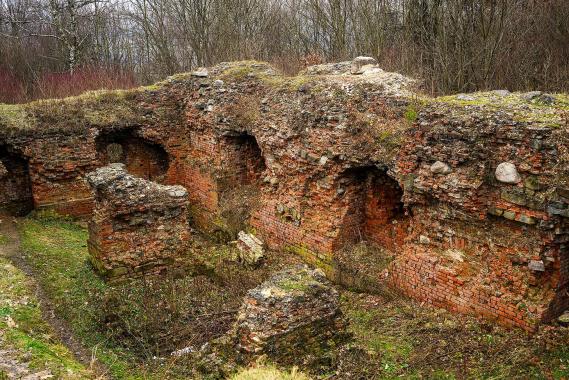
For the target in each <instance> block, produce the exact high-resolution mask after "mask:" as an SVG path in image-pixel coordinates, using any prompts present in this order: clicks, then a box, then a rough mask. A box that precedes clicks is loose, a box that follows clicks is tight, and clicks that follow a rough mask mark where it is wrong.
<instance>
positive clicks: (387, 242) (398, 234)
mask: <svg viewBox="0 0 569 380" xmlns="http://www.w3.org/2000/svg"><path fill="white" fill-rule="evenodd" d="M336 193H337V194H338V195H337V197H338V202H340V203H342V204H344V208H343V210H344V216H343V219H342V222H341V225H340V231H339V235H338V238H337V241H336V244H335V245H334V247H335V248H336V249H339V248H342V247H343V246H345V245H346V244H351V243H355V242H359V241H362V240H363V241H372V242H374V243H377V244H379V245H380V246H382V247H385V248H388V249H395V248H396V247H399V246H401V245H403V240H404V238H405V234H406V230H407V226H408V218H407V217H406V215H405V210H404V204H403V201H402V197H403V189H402V188H401V186H400V185H399V183H398V182H397V181H395V180H394V179H393V178H391V177H390V176H389V175H388V174H387V172H386V171H385V170H381V169H378V168H377V167H375V166H365V167H356V168H350V169H347V170H345V171H344V172H343V173H342V174H341V175H340V178H339V179H338V181H337V188H336Z"/></svg>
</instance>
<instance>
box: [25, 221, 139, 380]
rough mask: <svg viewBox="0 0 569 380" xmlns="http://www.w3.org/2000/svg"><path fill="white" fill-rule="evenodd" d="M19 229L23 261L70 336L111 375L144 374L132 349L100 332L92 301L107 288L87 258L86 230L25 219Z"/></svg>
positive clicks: (71, 224) (97, 311)
mask: <svg viewBox="0 0 569 380" xmlns="http://www.w3.org/2000/svg"><path fill="white" fill-rule="evenodd" d="M20 233H21V240H22V248H23V250H24V252H25V254H26V259H27V261H28V262H29V263H30V264H31V265H32V267H33V270H34V271H35V273H36V274H37V279H38V281H39V282H40V284H41V286H42V288H43V289H44V291H45V292H46V293H47V295H48V296H49V297H50V299H51V301H52V302H53V304H54V308H55V311H56V313H57V314H58V315H59V316H61V317H63V318H64V319H65V320H66V321H67V322H68V323H69V325H70V327H71V329H72V330H73V333H74V334H75V336H76V337H77V338H78V339H79V340H80V341H81V342H83V344H84V345H85V346H87V347H89V348H91V349H92V350H93V352H95V353H96V356H97V359H98V360H99V361H100V362H101V363H103V364H104V366H105V367H106V368H108V370H109V372H110V373H109V374H110V375H111V376H112V377H113V378H117V379H138V378H143V375H142V374H141V373H140V372H139V371H137V370H136V369H135V368H133V367H132V365H131V364H130V363H132V362H133V361H132V357H133V354H132V353H131V352H128V351H126V350H124V349H121V348H120V347H118V346H116V345H113V344H112V343H111V342H109V340H108V337H107V336H105V335H104V334H103V333H101V328H100V324H99V322H100V321H99V310H98V306H99V305H97V304H94V303H93V302H92V300H96V299H99V298H100V296H101V294H102V293H104V292H105V291H106V289H107V287H106V285H105V283H104V282H103V281H102V280H101V279H100V278H99V277H98V276H97V275H96V274H95V273H94V272H93V270H92V268H91V265H90V264H89V262H88V259H87V248H86V242H87V231H86V230H85V229H84V228H82V227H79V226H77V225H75V224H73V223H72V222H69V221H65V220H60V219H55V218H43V219H42V218H38V219H31V218H30V219H26V220H25V221H23V223H21V225H20Z"/></svg>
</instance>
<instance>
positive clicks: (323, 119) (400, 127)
mask: <svg viewBox="0 0 569 380" xmlns="http://www.w3.org/2000/svg"><path fill="white" fill-rule="evenodd" d="M365 62H368V60H366V61H365ZM352 66H353V68H352ZM544 99H545V100H547V101H544ZM568 110H569V97H568V96H567V95H566V94H554V95H547V96H543V94H540V93H538V92H532V93H525V94H521V93H509V92H508V91H493V92H486V93H478V94H468V95H465V94H459V95H455V96H449V97H441V98H429V97H426V96H424V95H421V94H420V93H418V92H417V91H416V89H415V82H414V81H413V80H411V79H409V78H406V77H404V76H402V75H399V74H396V73H388V72H385V71H383V70H381V69H380V68H378V67H377V66H374V65H373V64H369V63H366V64H365V65H363V66H361V65H359V64H357V62H356V64H355V65H352V63H351V62H342V63H337V64H329V65H317V66H312V67H309V68H307V69H306V70H305V71H304V72H303V73H301V74H299V75H298V76H296V77H284V76H282V75H281V74H279V73H278V72H277V71H276V70H275V69H273V68H272V67H271V66H269V65H267V64H265V63H259V62H235V63H224V64H220V65H218V66H215V67H212V68H209V69H207V70H201V71H200V72H199V73H188V74H183V75H177V76H174V77H171V78H168V79H167V80H165V81H164V82H161V83H158V84H156V85H154V86H150V87H146V88H141V89H135V90H130V91H119V92H97V93H91V94H86V95H84V96H81V97H77V98H71V99H66V100H62V101H51V102H40V103H31V104H28V105H23V106H16V108H15V109H14V110H11V111H10V113H5V114H3V113H2V112H0V144H2V146H6V147H8V148H9V149H11V150H13V151H17V152H20V153H21V157H22V159H24V160H26V161H27V162H28V163H29V178H30V181H31V188H32V194H33V200H34V204H35V206H36V207H53V208H56V209H57V210H59V211H60V212H65V213H70V214H73V215H86V214H89V212H90V210H91V207H92V204H93V203H92V197H91V194H90V191H89V187H88V185H87V183H86V181H85V175H86V173H88V172H90V171H92V170H94V169H95V168H97V167H100V166H103V165H105V164H107V163H108V162H111V161H115V160H119V161H123V162H125V163H126V164H127V169H128V170H130V171H131V172H132V173H134V174H136V175H138V176H143V177H146V178H150V179H152V180H154V181H158V182H160V183H163V184H167V185H174V184H177V185H181V186H183V187H184V188H185V189H186V190H187V192H188V199H189V207H188V213H187V214H188V218H189V219H190V220H191V223H193V225H194V226H196V227H198V228H200V229H203V230H205V231H209V232H214V233H216V234H217V233H221V235H223V233H226V232H227V231H228V230H230V231H229V233H227V234H226V235H227V236H229V237H232V235H235V234H236V233H237V232H238V231H239V229H236V228H237V227H239V228H241V227H243V226H244V225H247V227H249V228H250V229H251V230H253V231H254V232H255V235H256V236H259V237H260V238H261V240H262V241H263V242H265V243H266V244H267V246H268V247H269V248H271V249H277V250H289V251H293V252H296V253H298V254H299V255H301V256H302V257H304V258H305V259H306V260H307V261H309V262H311V263H314V264H316V265H319V266H321V267H322V268H324V269H325V270H326V271H327V272H328V273H329V274H330V275H331V276H333V277H334V278H336V279H341V278H346V276H347V275H348V274H349V273H357V271H350V270H347V271H346V273H343V274H342V275H339V274H338V273H337V272H338V271H339V270H343V269H341V268H340V267H339V266H338V263H337V260H336V253H337V252H338V251H339V250H342V252H344V253H345V252H348V251H349V247H350V245H351V244H354V243H358V242H359V241H362V240H363V241H367V242H374V243H376V244H378V245H379V246H380V247H381V248H382V252H384V253H385V256H386V257H390V258H391V259H392V260H391V261H390V263H389V265H387V267H386V268H384V270H382V271H381V272H378V273H377V274H376V278H377V286H386V285H389V286H392V287H394V288H395V289H399V290H401V291H403V292H405V293H407V294H409V295H410V296H412V297H415V298H417V299H421V300H423V301H425V303H429V304H433V305H436V306H441V307H445V308H448V309H451V310H456V311H459V312H464V313H474V314H477V315H482V316H486V317H488V318H491V319H494V320H496V321H497V322H499V323H502V324H505V325H513V326H519V327H522V328H524V329H527V330H532V329H534V328H535V326H536V325H537V324H538V323H540V322H546V321H548V320H550V319H551V318H554V317H555V316H557V315H559V314H560V313H561V312H563V310H566V309H567V307H568V306H569V295H568V289H569V258H568V250H567V240H568V239H569V235H568V228H567V220H568V219H569V211H568V210H569V151H568V150H567V146H569V143H568V142H569V141H568V140H569V139H568V136H569V132H568V130H567V128H568V122H567V113H568ZM118 145H121V147H120V148H119V146H118ZM131 145H132V146H133V147H132V148H131V147H130V146H131ZM136 147H142V148H141V149H139V148H136ZM113 152H114V153H113ZM109 154H110V155H111V156H113V154H114V155H115V156H116V157H114V158H113V157H111V156H109ZM125 155H127V156H128V155H130V157H126V156H125ZM117 157H118V158H117ZM129 163H134V164H133V165H129ZM137 168H138V169H140V168H143V170H138V169H137ZM245 187H247V188H248V189H250V190H251V191H248V192H246V194H244V193H241V191H242V189H243V188H245ZM237 209H238V210H239V213H237V214H236V213H231V212H227V211H228V210H237ZM235 215H238V216H241V217H243V218H245V219H246V220H240V221H239V220H238V222H239V223H235V220H233V221H231V220H230V219H231V218H233V219H235ZM240 223H241V224H240ZM236 226H237V227H236ZM344 263H349V260H344ZM344 268H345V266H344ZM366 276H369V273H368V274H366ZM348 282H349V281H348ZM366 282H369V281H367V280H366Z"/></svg>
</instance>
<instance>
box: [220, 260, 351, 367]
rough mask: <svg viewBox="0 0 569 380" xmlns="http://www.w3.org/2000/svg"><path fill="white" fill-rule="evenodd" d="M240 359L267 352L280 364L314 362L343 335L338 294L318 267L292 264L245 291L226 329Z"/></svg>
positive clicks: (253, 357) (335, 344) (246, 360)
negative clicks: (232, 323)
mask: <svg viewBox="0 0 569 380" xmlns="http://www.w3.org/2000/svg"><path fill="white" fill-rule="evenodd" d="M230 335H231V338H232V343H233V344H234V345H235V348H236V350H237V352H238V354H239V356H240V358H239V359H240V361H241V362H242V363H249V362H252V361H254V360H255V359H256V358H259V357H260V356H262V355H266V356H268V357H269V359H270V360H271V361H273V362H276V363H279V364H281V365H293V364H296V365H301V364H304V365H307V364H308V365H310V364H312V365H314V364H315V363H306V362H305V361H307V360H308V361H313V362H317V361H318V360H322V356H323V355H322V353H324V352H326V351H327V349H329V348H331V347H336V346H337V345H338V344H339V343H341V342H342V341H343V340H345V338H346V321H345V319H344V318H343V316H342V313H341V311H340V308H339V296H338V292H337V291H336V290H335V289H334V288H333V287H332V286H331V285H330V283H329V282H328V281H327V280H326V277H325V276H324V273H323V272H322V271H320V270H318V269H317V270H310V269H309V268H307V267H297V268H291V269H287V270H284V271H281V272H279V273H276V274H275V275H274V276H273V277H271V278H270V279H269V280H267V281H265V282H264V283H263V284H261V285H259V286H258V287H257V288H255V289H252V290H250V291H249V292H248V293H247V296H246V297H245V299H244V301H243V306H242V307H241V309H240V310H239V314H238V317H237V321H236V322H235V325H234V327H233V329H232V331H231V332H230Z"/></svg>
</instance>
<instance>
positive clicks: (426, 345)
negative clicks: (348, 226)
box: [342, 292, 569, 379]
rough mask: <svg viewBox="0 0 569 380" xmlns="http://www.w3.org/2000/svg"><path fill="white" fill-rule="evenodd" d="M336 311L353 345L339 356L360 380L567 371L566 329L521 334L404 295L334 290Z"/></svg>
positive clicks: (537, 375) (546, 375) (543, 375)
mask: <svg viewBox="0 0 569 380" xmlns="http://www.w3.org/2000/svg"><path fill="white" fill-rule="evenodd" d="M342 309H343V311H344V313H345V314H346V315H347V316H348V317H349V319H350V330H351V332H352V333H353V335H354V344H355V346H357V347H358V349H359V350H360V351H355V352H356V354H352V356H351V357H350V356H349V355H348V356H346V357H345V358H344V361H345V362H347V363H348V364H346V367H348V368H350V369H351V370H352V371H355V372H356V373H357V374H363V378H366V379H368V378H369V379H390V378H401V377H403V378H427V379H455V378H456V379H463V378H467V379H530V378H531V379H567V378H568V376H569V329H567V328H559V327H558V328H551V327H544V328H543V329H542V331H540V332H539V333H538V334H537V335H535V336H528V335H527V334H526V333H524V332H522V331H520V330H506V329H502V328H500V327H497V326H496V325H495V324H492V323H486V322H479V321H477V320H476V319H474V318H470V317H465V316H459V315H452V314H450V313H449V312H446V311H444V310H436V309H430V308H427V307H419V306H418V305H416V304H415V303H413V302H412V301H410V300H405V299H399V300H390V301H386V300H385V299H384V298H382V297H380V296H368V295H357V294H354V293H350V292H345V293H344V294H343V296H342ZM358 352H359V353H360V354H358ZM362 352H363V353H364V355H362V354H361V353H362ZM352 375H353V376H354V378H357V376H356V375H355V374H354V373H353V372H352Z"/></svg>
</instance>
